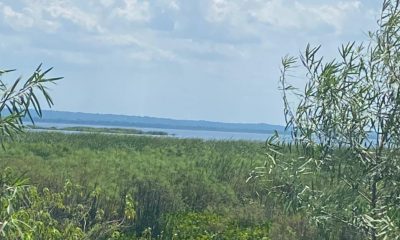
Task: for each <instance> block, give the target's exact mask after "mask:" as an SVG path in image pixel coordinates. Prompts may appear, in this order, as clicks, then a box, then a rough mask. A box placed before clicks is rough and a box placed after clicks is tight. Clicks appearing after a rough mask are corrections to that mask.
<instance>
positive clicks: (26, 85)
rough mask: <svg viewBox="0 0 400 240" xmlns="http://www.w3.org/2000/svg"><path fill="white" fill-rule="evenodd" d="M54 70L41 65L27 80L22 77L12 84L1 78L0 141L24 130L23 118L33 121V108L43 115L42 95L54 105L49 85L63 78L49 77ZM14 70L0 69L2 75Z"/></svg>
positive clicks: (49, 103) (0, 75)
mask: <svg viewBox="0 0 400 240" xmlns="http://www.w3.org/2000/svg"><path fill="white" fill-rule="evenodd" d="M51 70H52V68H49V69H47V70H45V71H42V69H41V65H39V67H38V68H37V69H36V71H35V72H34V73H33V74H32V75H31V76H30V77H29V78H28V79H27V80H26V81H25V82H21V78H18V79H17V80H15V81H14V82H13V83H12V84H7V82H6V81H4V80H2V79H0V94H1V97H0V143H2V142H3V140H4V138H5V137H12V136H13V135H14V134H15V133H19V132H22V129H23V127H24V125H23V122H22V120H23V119H24V118H25V117H26V116H27V117H29V119H30V120H31V121H32V122H33V118H32V109H31V108H33V110H34V112H35V113H36V114H37V115H39V117H41V116H42V111H41V104H40V102H39V99H40V97H43V98H44V100H45V101H46V102H47V104H48V106H49V107H51V106H52V105H53V100H52V99H51V97H50V95H49V93H48V91H47V85H46V84H49V83H54V82H55V81H57V80H60V79H61V78H48V77H47V74H48V73H49V72H50V71H51ZM12 71H14V70H0V77H2V76H3V75H4V74H6V73H9V72H12Z"/></svg>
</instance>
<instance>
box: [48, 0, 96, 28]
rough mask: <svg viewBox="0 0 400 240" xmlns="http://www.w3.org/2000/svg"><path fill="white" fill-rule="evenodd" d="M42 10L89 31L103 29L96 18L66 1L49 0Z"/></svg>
mask: <svg viewBox="0 0 400 240" xmlns="http://www.w3.org/2000/svg"><path fill="white" fill-rule="evenodd" d="M44 11H46V12H47V13H49V14H50V16H51V17H53V18H56V19H57V18H62V19H65V20H67V21H70V22H72V23H74V24H76V25H78V26H81V27H83V28H85V29H87V30H90V31H98V32H101V31H103V28H102V27H101V26H100V25H99V24H98V20H99V19H98V18H97V17H96V16H95V15H92V14H89V13H88V12H85V11H83V10H81V9H80V8H79V7H76V6H74V5H73V4H71V2H67V1H51V2H49V3H48V5H47V6H44Z"/></svg>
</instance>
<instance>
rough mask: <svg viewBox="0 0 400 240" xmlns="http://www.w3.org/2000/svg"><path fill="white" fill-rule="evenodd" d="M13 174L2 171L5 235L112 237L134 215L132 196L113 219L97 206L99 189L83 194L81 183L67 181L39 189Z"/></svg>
mask: <svg viewBox="0 0 400 240" xmlns="http://www.w3.org/2000/svg"><path fill="white" fill-rule="evenodd" d="M13 175H14V174H13V173H12V172H11V171H10V170H9V169H6V170H5V171H4V172H3V173H2V175H1V186H2V188H3V189H2V193H3V194H2V195H1V196H0V206H1V208H2V209H6V211H1V212H0V219H2V223H1V232H0V236H1V237H2V239H109V238H110V237H112V236H113V235H115V232H117V230H118V229H120V228H121V227H122V226H123V225H126V224H129V222H132V220H133V217H134V216H135V211H134V208H133V205H132V200H131V199H130V198H129V197H127V198H126V202H125V204H124V209H123V210H124V213H125V217H126V218H123V219H121V220H114V221H110V220H109V219H106V218H105V216H104V210H102V209H100V208H99V207H98V203H97V201H98V198H99V195H100V190H99V189H94V190H93V191H91V192H90V194H88V195H84V194H83V189H82V187H81V186H79V185H74V184H72V183H71V182H70V181H67V182H66V183H65V185H64V188H63V190H62V191H61V192H52V191H50V190H49V189H48V188H44V189H43V190H42V191H39V190H38V189H37V188H36V187H33V186H30V185H26V180H23V179H22V178H17V179H15V178H14V177H13Z"/></svg>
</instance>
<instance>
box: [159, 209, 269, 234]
mask: <svg viewBox="0 0 400 240" xmlns="http://www.w3.org/2000/svg"><path fill="white" fill-rule="evenodd" d="M168 225H169V227H170V228H171V229H168V228H167V229H166V230H167V232H166V234H165V236H166V237H167V238H166V239H182V240H184V239H197V240H200V239H204V240H205V239H218V240H222V239H232V240H233V239H236V240H247V239H262V240H268V239H269V238H268V231H269V225H268V223H264V224H260V225H255V226H251V227H247V228H241V227H240V226H239V225H237V223H235V221H234V220H232V219H229V218H224V217H221V216H219V215H216V214H212V213H201V214H199V213H185V214H178V215H174V216H170V219H169V222H168ZM168 233H169V234H168Z"/></svg>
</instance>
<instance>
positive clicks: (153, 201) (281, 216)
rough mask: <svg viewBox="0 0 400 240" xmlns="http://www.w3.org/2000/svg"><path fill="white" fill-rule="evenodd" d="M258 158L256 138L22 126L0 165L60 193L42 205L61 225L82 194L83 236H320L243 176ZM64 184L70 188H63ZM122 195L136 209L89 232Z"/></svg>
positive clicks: (261, 155) (41, 189)
mask: <svg viewBox="0 0 400 240" xmlns="http://www.w3.org/2000/svg"><path fill="white" fill-rule="evenodd" d="M287 154H290V153H289V152H288V153H287ZM265 160H266V156H265V149H264V143H260V142H251V141H204V140H199V139H176V138H159V137H151V136H134V135H105V134H93V133H92V134H86V133H82V134H63V133H58V132H29V133H25V134H23V135H20V136H19V137H18V138H17V139H14V141H13V142H6V143H5V151H4V150H2V152H1V154H0V167H1V168H2V169H5V168H7V167H10V168H11V169H12V170H11V171H12V172H13V175H14V176H19V175H21V174H23V177H22V178H29V182H30V184H32V185H33V186H35V187H37V192H38V193H37V195H39V196H42V197H46V196H47V195H46V191H50V192H54V193H60V195H54V196H53V195H51V196H53V197H47V198H48V199H50V200H48V201H49V202H51V203H52V204H53V205H54V206H53V205H52V204H50V205H52V206H53V207H51V208H50V207H48V208H46V209H48V212H49V215H50V216H51V217H52V218H54V219H55V220H57V221H58V222H61V224H60V225H62V226H58V225H57V224H55V225H54V226H55V228H57V229H58V231H60V232H62V231H64V232H66V228H67V227H66V226H70V225H71V221H70V220H71V219H72V218H77V219H78V217H76V216H77V213H76V212H78V213H79V211H78V210H76V211H75V210H73V209H75V206H76V205H78V206H80V205H82V208H84V206H85V203H86V204H87V206H89V207H88V208H87V209H88V211H87V214H82V215H83V216H84V217H80V218H79V219H78V220H76V221H75V224H76V225H77V226H79V228H80V229H82V233H81V234H82V235H80V236H86V238H88V239H136V238H141V239H327V235H326V234H327V233H326V232H324V231H323V230H322V229H318V228H316V227H313V226H314V225H311V224H310V223H309V219H308V215H307V213H306V212H296V213H292V212H290V211H286V210H285V208H286V207H287V206H285V205H284V204H283V202H282V200H281V199H280V198H278V197H276V195H270V194H268V191H267V186H268V184H269V183H268V182H265V181H258V180H257V181H254V180H250V181H247V180H248V178H249V176H250V173H251V172H252V171H253V170H254V169H256V168H257V167H259V166H262V165H263V164H264V162H265ZM71 184H72V185H73V186H74V187H73V189H75V190H74V191H75V195H74V194H72V195H71V191H70V190H69V191H67V190H66V188H68V189H69V187H68V186H70V185H71ZM321 184H322V183H321ZM66 191H67V192H68V194H65V192H66ZM63 192H64V193H63ZM63 194H64V195H63ZM60 196H62V197H60ZM67 196H69V197H67ZM127 196H131V198H132V203H131V204H132V206H133V209H134V213H133V214H132V216H131V217H129V221H128V220H125V221H123V223H122V222H121V226H120V228H118V231H114V232H112V231H110V233H102V234H100V233H98V232H97V233H94V232H95V231H96V229H95V228H96V226H97V227H98V226H102V225H101V223H107V222H112V221H113V220H115V219H124V218H125V217H126V215H127V203H126V197H127ZM57 199H58V200H57ZM55 203H56V204H55ZM54 209H58V210H54ZM50 210H51V211H50ZM90 213H92V214H90ZM100 213H101V214H100ZM91 215H93V216H92V217H91ZM98 215H99V216H100V215H101V217H98ZM82 219H84V220H85V221H84V223H82ZM66 222H68V223H69V224H70V225H68V224H65V223H66ZM87 222H90V224H89V223H87ZM97 223H99V224H100V225H96V224H97ZM98 228H101V227H98ZM349 231H350V230H348V229H341V228H338V229H337V231H336V232H333V233H332V232H330V233H328V234H330V236H333V235H335V236H337V235H343V236H345V234H348V232H349ZM350 233H351V231H350ZM84 234H88V235H84ZM90 234H92V235H90ZM96 234H97V235H96ZM324 234H325V235H324ZM57 236H58V235H57ZM87 236H89V237H87ZM94 236H97V237H94ZM351 236H353V237H354V238H352V239H355V235H354V233H352V235H351ZM62 238H65V239H66V238H70V239H80V238H79V237H76V238H74V237H70V236H69V235H68V237H67V236H66V235H63V237H60V238H59V239H62ZM82 238H83V237H82ZM54 239H58V238H56V237H55V238H54Z"/></svg>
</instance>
